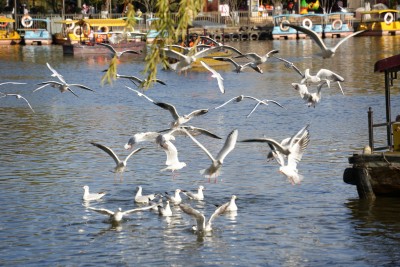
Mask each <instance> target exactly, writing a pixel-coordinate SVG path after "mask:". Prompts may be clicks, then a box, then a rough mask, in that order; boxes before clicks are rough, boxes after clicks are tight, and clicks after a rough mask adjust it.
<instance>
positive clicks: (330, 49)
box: [284, 24, 365, 58]
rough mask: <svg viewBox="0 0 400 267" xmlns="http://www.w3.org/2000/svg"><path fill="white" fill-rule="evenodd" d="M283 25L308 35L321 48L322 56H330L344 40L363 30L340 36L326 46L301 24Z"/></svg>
mask: <svg viewBox="0 0 400 267" xmlns="http://www.w3.org/2000/svg"><path fill="white" fill-rule="evenodd" d="M284 26H289V27H292V28H293V29H296V30H298V31H301V32H304V33H306V34H307V35H309V36H310V37H311V38H312V39H313V40H314V41H315V43H316V44H317V45H318V46H319V48H321V52H322V53H321V56H322V57H323V58H331V57H333V56H334V55H335V53H336V50H337V49H338V47H339V46H340V45H341V44H343V43H344V42H346V41H347V40H348V39H350V38H351V37H353V36H356V35H358V34H360V33H362V32H364V31H365V30H362V31H357V32H354V33H352V34H350V35H348V36H346V37H345V38H342V39H341V40H340V42H338V43H337V44H336V45H335V46H334V47H327V46H326V45H325V43H324V41H323V40H322V38H321V37H320V36H319V35H318V34H317V33H316V32H315V31H313V30H311V29H308V28H305V27H302V26H298V25H294V24H285V25H284Z"/></svg>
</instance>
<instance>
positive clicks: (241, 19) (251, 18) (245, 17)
mask: <svg viewBox="0 0 400 267" xmlns="http://www.w3.org/2000/svg"><path fill="white" fill-rule="evenodd" d="M284 12H285V11H284ZM273 15H275V13H274V12H271V11H265V12H249V11H234V12H231V13H230V16H227V17H223V16H221V13H220V12H200V13H199V14H198V16H197V17H196V19H195V20H196V21H198V20H200V21H208V22H210V23H214V24H223V25H225V26H226V27H241V26H247V27H255V26H261V25H272V24H273V19H272V16H273ZM0 16H3V15H1V14H0ZM4 16H7V17H11V18H14V16H13V14H6V15H4ZM29 16H30V17H31V18H33V19H48V20H49V24H50V25H45V24H46V23H45V22H41V21H33V25H32V26H31V27H30V28H32V29H39V28H41V29H47V30H48V31H49V32H50V33H51V34H54V33H56V32H57V31H58V29H59V28H60V27H58V26H59V25H58V26H57V21H60V20H63V19H72V20H77V19H82V18H89V15H87V14H80V13H73V14H65V15H64V17H63V18H62V17H61V15H60V14H53V13H49V14H29ZM23 17H24V15H23V14H17V15H16V18H15V25H16V26H15V27H16V28H17V29H19V30H23V29H24V27H23V26H22V25H21V20H22V18H23ZM121 17H123V15H122V14H121V13H110V14H109V13H105V12H100V13H95V14H91V15H90V18H93V19H101V18H113V19H116V18H121ZM172 17H173V20H174V21H175V23H177V21H178V17H177V14H175V13H173V14H172ZM142 18H143V20H139V21H138V22H137V25H136V28H137V29H138V30H143V31H144V30H148V29H149V28H151V23H148V19H149V18H153V14H147V13H146V14H143V16H142Z"/></svg>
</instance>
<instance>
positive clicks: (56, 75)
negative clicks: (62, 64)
mask: <svg viewBox="0 0 400 267" xmlns="http://www.w3.org/2000/svg"><path fill="white" fill-rule="evenodd" d="M46 65H47V67H48V68H49V70H51V72H52V73H53V74H52V75H51V76H52V77H57V78H58V79H59V80H60V81H61V82H62V83H66V82H65V80H64V77H63V76H62V75H61V74H60V73H58V72H57V71H56V70H55V69H53V68H52V67H51V66H50V64H49V63H46Z"/></svg>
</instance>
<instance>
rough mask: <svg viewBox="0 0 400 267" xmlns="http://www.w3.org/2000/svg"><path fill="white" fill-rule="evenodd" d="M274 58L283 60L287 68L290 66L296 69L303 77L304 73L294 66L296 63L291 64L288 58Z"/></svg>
mask: <svg viewBox="0 0 400 267" xmlns="http://www.w3.org/2000/svg"><path fill="white" fill-rule="evenodd" d="M275 58H276V59H278V60H280V61H283V62H285V66H286V67H287V68H291V69H293V70H294V71H296V72H297V73H298V74H299V75H300V76H301V77H302V78H303V77H304V74H303V73H302V72H301V71H300V69H299V68H298V67H296V65H294V64H293V62H290V61H289V60H286V59H284V58H280V57H275Z"/></svg>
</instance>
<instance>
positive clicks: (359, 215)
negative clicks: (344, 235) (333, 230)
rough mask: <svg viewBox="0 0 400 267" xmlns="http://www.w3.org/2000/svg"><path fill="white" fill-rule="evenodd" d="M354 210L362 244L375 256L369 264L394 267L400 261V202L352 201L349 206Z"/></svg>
mask: <svg viewBox="0 0 400 267" xmlns="http://www.w3.org/2000/svg"><path fill="white" fill-rule="evenodd" d="M345 205H346V207H347V208H348V209H349V210H350V212H351V213H350V216H351V223H352V225H353V228H354V232H355V234H357V235H358V236H359V237H358V239H359V243H360V244H362V245H363V249H364V250H365V251H366V252H367V253H368V254H369V255H371V256H379V259H376V258H375V259H374V257H371V259H366V261H367V262H368V263H371V264H373V265H374V264H379V265H392V264H397V263H398V262H399V261H400V254H399V252H398V249H397V248H398V247H399V245H400V223H399V222H400V215H399V212H398V211H399V209H400V200H398V199H393V198H378V199H376V200H373V201H366V200H359V199H355V200H349V201H348V202H347V203H345Z"/></svg>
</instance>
